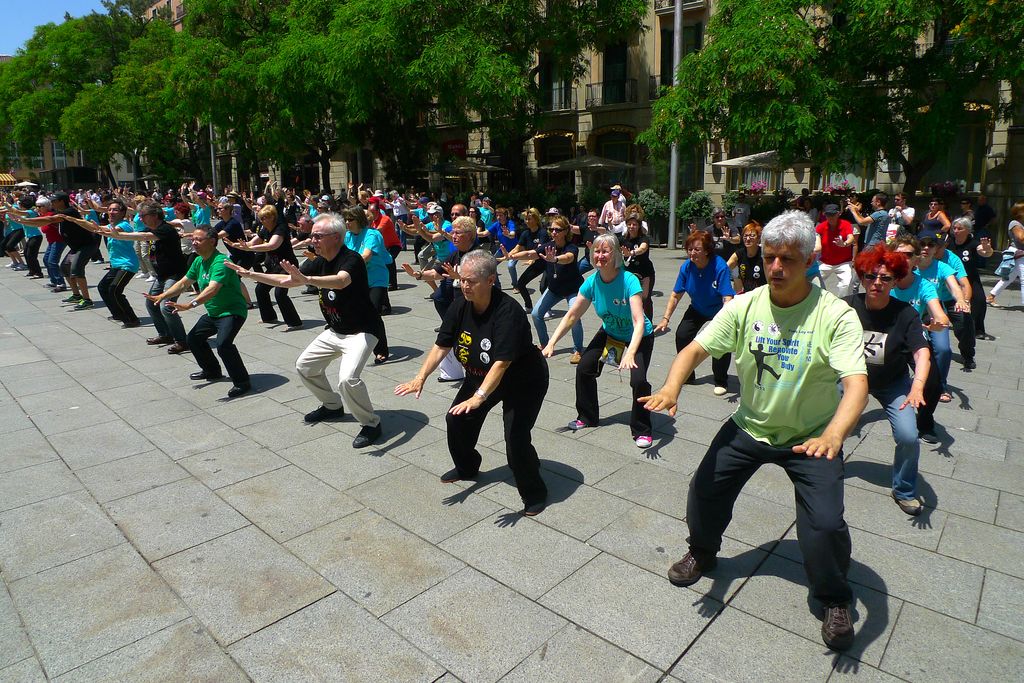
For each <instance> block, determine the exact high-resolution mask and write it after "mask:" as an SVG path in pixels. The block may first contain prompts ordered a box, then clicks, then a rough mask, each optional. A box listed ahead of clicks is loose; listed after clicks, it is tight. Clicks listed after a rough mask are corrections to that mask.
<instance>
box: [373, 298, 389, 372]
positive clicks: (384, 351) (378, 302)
mask: <svg viewBox="0 0 1024 683" xmlns="http://www.w3.org/2000/svg"><path fill="white" fill-rule="evenodd" d="M370 303H372V304H373V307H374V308H375V309H377V312H378V313H380V312H381V311H383V310H384V309H385V308H387V309H390V308H391V302H390V301H389V300H388V289H387V287H370ZM373 334H374V335H375V336H376V337H377V346H375V347H373V355H375V356H387V355H388V353H389V352H388V336H387V332H386V331H385V330H384V321H383V320H381V323H380V327H379V328H378V330H377V332H374V333H373Z"/></svg>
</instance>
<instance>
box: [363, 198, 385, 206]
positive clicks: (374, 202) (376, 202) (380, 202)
mask: <svg viewBox="0 0 1024 683" xmlns="http://www.w3.org/2000/svg"><path fill="white" fill-rule="evenodd" d="M366 203H367V205H369V206H375V207H377V208H378V209H379V208H381V207H382V206H384V197H378V196H376V195H374V196H373V197H370V199H369V200H368V201H367V202H366Z"/></svg>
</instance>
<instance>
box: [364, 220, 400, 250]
mask: <svg viewBox="0 0 1024 683" xmlns="http://www.w3.org/2000/svg"><path fill="white" fill-rule="evenodd" d="M371 225H372V227H374V228H375V229H377V230H379V231H380V235H381V237H383V238H384V246H385V247H387V248H391V247H400V246H402V240H400V239H398V233H397V232H395V224H394V222H392V220H391V219H390V218H389V217H388V216H387V214H384V213H382V214H380V215H379V216H377V220H375V221H374V222H373V223H372V224H371Z"/></svg>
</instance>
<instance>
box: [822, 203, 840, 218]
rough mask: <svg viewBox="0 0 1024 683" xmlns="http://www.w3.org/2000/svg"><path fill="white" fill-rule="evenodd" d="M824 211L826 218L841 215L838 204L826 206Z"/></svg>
mask: <svg viewBox="0 0 1024 683" xmlns="http://www.w3.org/2000/svg"><path fill="white" fill-rule="evenodd" d="M822 211H823V212H824V213H825V215H826V216H837V215H839V206H838V205H836V204H826V205H825V208H824V209H823V210H822Z"/></svg>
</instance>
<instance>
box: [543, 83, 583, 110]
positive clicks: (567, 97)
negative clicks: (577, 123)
mask: <svg viewBox="0 0 1024 683" xmlns="http://www.w3.org/2000/svg"><path fill="white" fill-rule="evenodd" d="M540 108H541V110H542V111H572V110H573V109H576V88H573V87H572V86H561V87H557V88H547V89H546V90H544V91H542V92H541V102H540Z"/></svg>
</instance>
